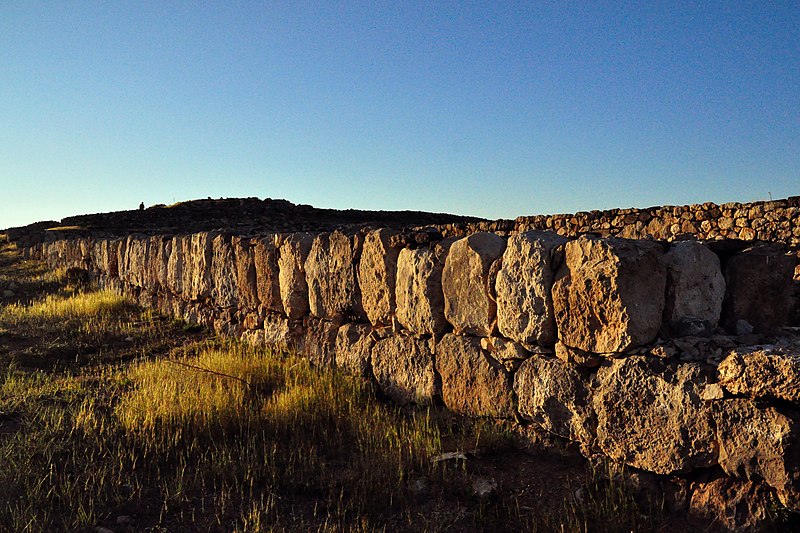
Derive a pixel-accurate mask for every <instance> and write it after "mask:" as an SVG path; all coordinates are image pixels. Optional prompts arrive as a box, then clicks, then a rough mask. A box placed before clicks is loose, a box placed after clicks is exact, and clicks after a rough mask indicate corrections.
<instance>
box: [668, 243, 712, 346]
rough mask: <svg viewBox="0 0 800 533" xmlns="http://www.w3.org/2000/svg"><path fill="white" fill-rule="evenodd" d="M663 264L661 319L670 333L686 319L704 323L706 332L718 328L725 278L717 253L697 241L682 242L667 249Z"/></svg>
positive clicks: (674, 331) (678, 327) (677, 328)
mask: <svg viewBox="0 0 800 533" xmlns="http://www.w3.org/2000/svg"><path fill="white" fill-rule="evenodd" d="M664 263H665V264H666V265H667V295H666V302H665V308H664V320H665V321H666V323H667V325H668V326H669V328H670V329H671V331H672V332H673V334H674V333H676V332H678V331H679V330H680V325H681V323H682V321H684V320H686V319H687V318H688V319H697V320H701V321H704V322H707V323H708V327H709V331H710V330H713V329H714V328H715V327H717V324H718V323H719V317H720V312H721V311H722V299H723V298H724V297H725V278H724V277H723V276H722V269H721V268H720V262H719V257H717V254H715V253H714V252H712V251H711V250H709V249H708V247H706V246H704V245H702V244H700V243H699V242H695V241H684V242H679V243H676V244H674V245H673V246H672V247H671V248H670V250H669V252H667V253H666V254H665V255H664Z"/></svg>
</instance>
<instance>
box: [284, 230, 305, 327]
mask: <svg viewBox="0 0 800 533" xmlns="http://www.w3.org/2000/svg"><path fill="white" fill-rule="evenodd" d="M312 241H313V238H312V237H311V236H310V235H307V234H305V233H294V234H292V235H289V236H288V237H286V239H284V241H283V243H282V244H281V247H280V253H279V254H278V282H279V285H280V293H281V301H282V302H283V309H284V312H285V313H286V316H288V317H289V318H290V319H293V320H296V319H299V318H302V317H303V316H305V315H306V313H308V284H307V282H306V268H305V264H306V259H307V258H308V253H309V251H310V250H311V243H312Z"/></svg>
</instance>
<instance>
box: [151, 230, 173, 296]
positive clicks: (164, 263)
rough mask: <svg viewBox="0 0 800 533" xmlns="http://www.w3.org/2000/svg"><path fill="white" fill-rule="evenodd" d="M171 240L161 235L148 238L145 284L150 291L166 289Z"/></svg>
mask: <svg viewBox="0 0 800 533" xmlns="http://www.w3.org/2000/svg"><path fill="white" fill-rule="evenodd" d="M171 247H172V239H169V238H165V237H163V236H161V235H154V236H152V237H150V239H149V243H148V248H147V271H146V279H145V283H146V285H147V288H148V289H149V290H152V291H161V290H164V289H166V288H167V268H168V266H169V265H168V263H169V256H170V249H171Z"/></svg>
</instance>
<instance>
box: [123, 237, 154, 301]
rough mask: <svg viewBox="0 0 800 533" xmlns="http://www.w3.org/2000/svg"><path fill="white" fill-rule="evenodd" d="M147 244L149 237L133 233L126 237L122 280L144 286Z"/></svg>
mask: <svg viewBox="0 0 800 533" xmlns="http://www.w3.org/2000/svg"><path fill="white" fill-rule="evenodd" d="M148 246H149V239H148V238H147V237H141V236H133V235H132V236H130V237H128V244H127V250H126V251H125V277H124V278H123V281H127V282H128V283H130V284H131V285H135V286H136V287H143V288H144V287H146V283H145V281H146V270H147V249H148Z"/></svg>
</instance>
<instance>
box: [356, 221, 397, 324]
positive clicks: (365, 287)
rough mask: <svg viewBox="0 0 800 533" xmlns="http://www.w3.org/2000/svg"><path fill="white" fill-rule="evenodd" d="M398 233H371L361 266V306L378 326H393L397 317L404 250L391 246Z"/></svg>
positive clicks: (359, 268)
mask: <svg viewBox="0 0 800 533" xmlns="http://www.w3.org/2000/svg"><path fill="white" fill-rule="evenodd" d="M394 233H395V232H394V231H392V230H388V229H379V230H376V231H371V232H369V233H367V235H366V237H365V238H364V246H363V249H362V250H361V260H360V262H359V264H358V281H359V287H360V289H361V302H362V306H363V308H364V312H365V313H366V315H367V318H368V319H369V321H370V322H371V323H372V324H373V325H375V326H388V325H391V324H392V318H393V317H394V314H395V283H396V279H397V258H398V255H399V254H400V249H399V248H395V247H392V246H391V245H390V243H389V241H390V239H391V237H392V235H393V234H394Z"/></svg>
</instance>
